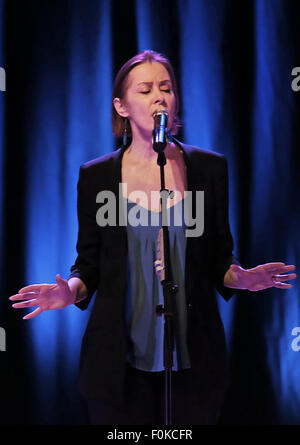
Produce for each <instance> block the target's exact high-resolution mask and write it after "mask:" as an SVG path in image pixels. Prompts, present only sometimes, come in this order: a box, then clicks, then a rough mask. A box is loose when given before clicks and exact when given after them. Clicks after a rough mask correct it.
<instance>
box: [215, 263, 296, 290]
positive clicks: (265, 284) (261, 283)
mask: <svg viewBox="0 0 300 445" xmlns="http://www.w3.org/2000/svg"><path fill="white" fill-rule="evenodd" d="M295 268H296V267H295V266H294V265H288V266H287V265H285V263H266V264H261V265H259V266H256V267H253V268H252V269H243V268H242V267H241V266H237V265H236V264H231V266H230V268H229V269H228V270H227V272H226V274H225V277H224V286H226V287H230V288H233V289H246V290H250V291H252V292H257V291H259V290H263V289H268V288H270V287H277V288H279V289H291V288H292V287H293V286H292V284H285V283H284V282H285V281H289V280H294V279H295V278H297V275H296V274H295V273H289V272H291V271H293V270H295Z"/></svg>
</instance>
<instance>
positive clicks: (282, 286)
mask: <svg viewBox="0 0 300 445" xmlns="http://www.w3.org/2000/svg"><path fill="white" fill-rule="evenodd" d="M274 287H277V288H278V289H291V288H292V287H293V285H292V284H284V283H279V282H276V283H274Z"/></svg>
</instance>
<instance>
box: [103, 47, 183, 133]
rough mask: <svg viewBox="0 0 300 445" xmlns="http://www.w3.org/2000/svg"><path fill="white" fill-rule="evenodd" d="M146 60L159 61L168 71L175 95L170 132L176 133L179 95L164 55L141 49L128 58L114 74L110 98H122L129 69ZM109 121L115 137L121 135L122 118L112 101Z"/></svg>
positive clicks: (178, 123)
mask: <svg viewBox="0 0 300 445" xmlns="http://www.w3.org/2000/svg"><path fill="white" fill-rule="evenodd" d="M146 62H157V63H161V64H162V65H163V66H164V67H165V68H166V70H167V71H168V73H169V76H170V79H171V83H172V88H173V91H174V96H175V118H174V121H173V126H172V128H171V133H172V134H174V135H175V134H176V133H177V131H178V128H179V127H180V120H179V118H178V116H177V114H178V111H179V96H178V91H177V85H176V79H175V74H174V70H173V67H172V65H171V62H170V61H169V59H168V58H167V57H165V56H164V55H162V54H160V53H157V52H155V51H152V50H146V51H143V52H141V53H139V54H137V55H136V56H134V57H132V58H131V59H129V60H128V61H127V62H126V63H125V64H124V65H123V66H122V68H121V69H120V70H119V72H118V74H117V75H116V78H115V82H114V87H113V92H112V100H114V99H115V98H116V97H119V98H120V99H123V98H124V96H125V94H126V83H127V82H126V81H127V77H128V74H129V73H130V71H131V70H132V69H133V68H134V67H136V66H137V65H141V64H142V63H146ZM111 121H112V130H113V133H114V135H115V136H116V137H121V136H122V134H123V130H124V119H123V118H122V117H121V116H120V115H119V114H118V113H117V111H116V109H115V107H114V104H113V103H112V113H111ZM128 134H129V135H130V134H131V128H130V123H129V122H128Z"/></svg>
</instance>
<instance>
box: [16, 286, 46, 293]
mask: <svg viewBox="0 0 300 445" xmlns="http://www.w3.org/2000/svg"><path fill="white" fill-rule="evenodd" d="M42 286H47V284H31V285H30V286H25V287H22V289H20V290H19V294H23V293H25V292H39V291H40V290H41V287H42Z"/></svg>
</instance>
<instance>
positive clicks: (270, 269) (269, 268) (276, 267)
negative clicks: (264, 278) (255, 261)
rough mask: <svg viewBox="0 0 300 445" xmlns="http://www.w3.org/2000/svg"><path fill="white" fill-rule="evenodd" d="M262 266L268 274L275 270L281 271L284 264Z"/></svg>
mask: <svg viewBox="0 0 300 445" xmlns="http://www.w3.org/2000/svg"><path fill="white" fill-rule="evenodd" d="M264 266H265V269H266V270H267V271H268V272H272V271H275V270H276V269H281V268H282V267H284V266H285V263H267V264H265V265H264Z"/></svg>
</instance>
